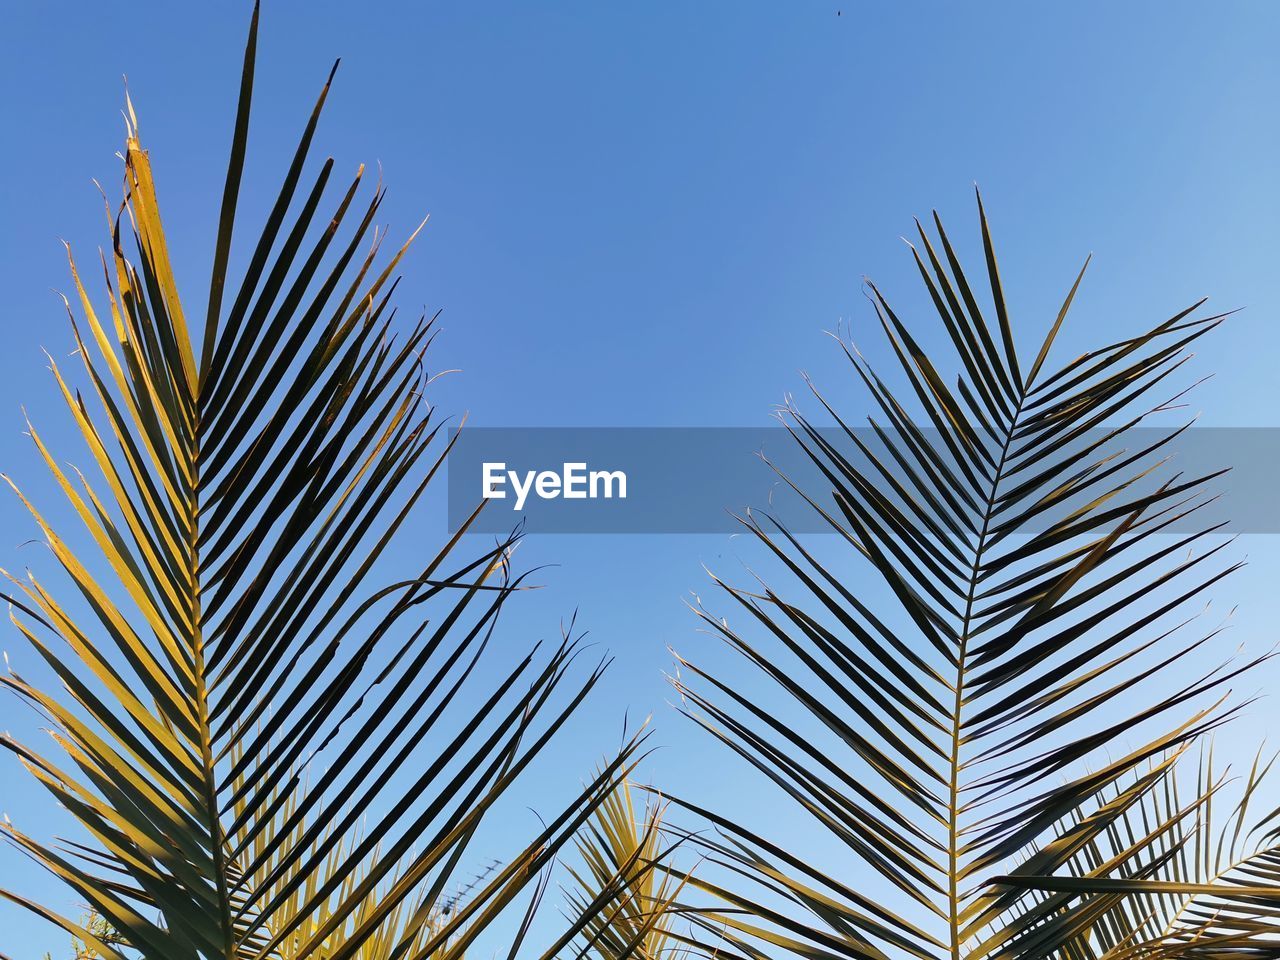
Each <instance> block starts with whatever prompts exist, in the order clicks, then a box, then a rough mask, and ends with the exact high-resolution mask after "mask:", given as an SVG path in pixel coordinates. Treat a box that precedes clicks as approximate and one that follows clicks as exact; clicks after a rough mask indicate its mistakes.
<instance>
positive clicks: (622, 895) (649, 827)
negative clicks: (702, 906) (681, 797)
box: [566, 781, 686, 960]
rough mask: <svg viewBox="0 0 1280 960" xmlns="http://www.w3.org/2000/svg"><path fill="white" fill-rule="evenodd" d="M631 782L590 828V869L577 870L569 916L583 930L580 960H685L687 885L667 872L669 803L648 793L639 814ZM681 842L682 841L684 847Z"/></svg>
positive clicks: (580, 844)
mask: <svg viewBox="0 0 1280 960" xmlns="http://www.w3.org/2000/svg"><path fill="white" fill-rule="evenodd" d="M634 792H635V787H634V785H633V784H632V783H631V782H630V781H624V782H622V783H619V784H618V785H617V786H615V787H614V788H613V789H612V790H611V791H610V792H609V794H608V796H607V797H606V798H605V799H604V802H603V803H601V804H600V805H599V806H598V807H597V808H596V810H595V812H594V813H593V814H592V817H591V819H590V820H589V821H588V822H587V824H586V825H585V826H584V827H583V829H582V831H581V833H580V835H579V837H578V839H577V842H576V847H577V851H578V855H579V859H580V860H581V862H582V865H581V866H580V867H578V868H576V869H575V868H573V867H570V868H569V874H570V876H571V878H572V880H573V888H572V889H570V890H569V891H567V894H566V901H567V907H568V909H569V916H570V918H571V919H574V920H575V921H576V923H575V926H581V928H582V932H581V936H580V937H579V939H578V942H577V947H576V948H575V950H574V952H573V953H572V956H573V957H575V958H578V960H581V958H583V957H593V958H598V960H627V958H634V960H680V958H682V957H684V956H685V955H686V948H685V946H684V943H683V938H682V936H681V935H680V933H679V931H678V930H677V929H676V921H677V920H678V917H679V910H678V906H677V902H678V897H679V896H680V891H681V889H682V888H683V883H682V882H681V881H680V880H679V879H677V877H676V876H675V874H674V873H673V872H671V871H670V870H668V869H667V867H666V866H665V865H666V863H667V862H668V860H669V859H670V857H671V849H670V847H671V845H672V841H671V840H670V839H669V838H668V837H667V835H666V834H665V833H664V831H663V827H662V818H663V813H664V811H665V808H666V804H665V802H664V801H663V800H662V798H661V797H660V795H658V794H647V795H646V801H645V803H644V805H643V806H642V807H640V808H637V806H636V803H635V797H634ZM676 842H677V843H678V841H676Z"/></svg>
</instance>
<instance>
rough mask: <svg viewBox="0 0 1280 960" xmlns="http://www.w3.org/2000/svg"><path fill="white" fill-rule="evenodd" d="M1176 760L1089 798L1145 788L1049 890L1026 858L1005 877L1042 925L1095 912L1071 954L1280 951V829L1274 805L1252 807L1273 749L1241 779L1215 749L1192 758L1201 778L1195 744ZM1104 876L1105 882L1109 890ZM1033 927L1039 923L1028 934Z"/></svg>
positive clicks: (1245, 958) (1070, 825) (1098, 801)
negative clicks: (1024, 894) (1188, 755)
mask: <svg viewBox="0 0 1280 960" xmlns="http://www.w3.org/2000/svg"><path fill="white" fill-rule="evenodd" d="M1170 760H1172V761H1174V762H1163V761H1162V762H1160V763H1158V764H1153V765H1152V769H1151V770H1149V771H1144V772H1143V773H1142V774H1141V775H1140V776H1138V777H1135V778H1134V781H1135V782H1134V783H1130V784H1126V785H1125V786H1123V787H1121V786H1115V787H1112V788H1109V789H1108V791H1106V793H1105V794H1103V795H1100V796H1099V797H1097V798H1095V799H1094V801H1093V803H1092V804H1091V806H1093V807H1094V808H1097V807H1102V806H1105V805H1106V804H1107V803H1109V802H1113V800H1114V798H1115V797H1117V796H1119V795H1120V794H1121V793H1123V792H1125V791H1126V790H1132V789H1133V787H1134V786H1137V785H1140V786H1141V791H1140V796H1139V799H1138V802H1136V803H1133V804H1131V805H1129V806H1127V807H1126V808H1125V810H1124V812H1123V813H1122V814H1121V815H1120V816H1119V817H1116V818H1114V819H1113V821H1112V822H1111V823H1110V824H1109V825H1108V828H1107V830H1106V831H1104V832H1102V833H1100V834H1097V835H1095V836H1093V837H1091V838H1090V840H1089V842H1088V843H1087V844H1086V845H1085V846H1084V847H1083V848H1082V849H1081V850H1079V851H1078V852H1077V853H1076V854H1075V855H1074V856H1073V857H1072V858H1071V860H1070V861H1069V862H1068V863H1067V865H1066V871H1065V873H1066V875H1065V876H1062V877H1059V878H1055V882H1053V883H1052V884H1049V885H1048V886H1050V889H1048V890H1047V889H1045V888H1046V886H1047V884H1046V882H1045V880H1044V879H1043V878H1040V877H1036V876H1033V875H1032V876H1028V875H1027V871H1026V869H1025V868H1019V869H1018V870H1017V871H1015V872H1014V874H1012V875H1010V876H1009V877H1006V878H1003V882H1006V883H1008V884H1009V885H1010V886H1012V887H1015V888H1023V889H1026V890H1027V891H1028V897H1029V899H1030V901H1031V903H1032V904H1033V906H1031V907H1030V909H1031V910H1034V911H1035V912H1036V914H1037V915H1038V916H1039V917H1040V918H1042V923H1043V924H1046V925H1051V924H1053V923H1054V922H1056V921H1057V920H1058V919H1059V918H1060V917H1061V916H1062V915H1063V914H1064V913H1069V912H1072V913H1076V914H1081V913H1088V914H1090V915H1091V916H1092V918H1093V919H1092V921H1091V922H1090V924H1089V925H1088V926H1087V928H1085V929H1083V930H1082V931H1081V932H1080V934H1079V936H1078V937H1077V938H1076V940H1075V941H1074V942H1073V943H1071V944H1070V947H1069V949H1064V950H1063V951H1062V955H1063V956H1068V957H1080V958H1088V960H1130V958H1152V960H1164V958H1168V960H1178V958H1199V960H1218V958H1226V957H1233V958H1240V960H1249V958H1265V957H1275V956H1280V939H1278V938H1277V935H1278V934H1280V910H1277V906H1276V895H1275V891H1277V890H1280V832H1277V830H1276V828H1275V819H1276V815H1275V812H1274V811H1273V812H1271V813H1269V814H1267V815H1266V816H1263V817H1257V816H1256V814H1255V811H1254V809H1253V808H1254V807H1255V806H1256V800H1257V797H1258V796H1259V787H1260V786H1261V785H1262V783H1263V781H1264V780H1265V778H1266V777H1267V775H1268V774H1269V773H1270V772H1271V770H1272V768H1273V767H1274V764H1275V758H1274V757H1270V758H1265V757H1263V755H1262V754H1261V752H1260V753H1259V754H1258V756H1257V757H1256V758H1255V760H1254V761H1253V763H1252V765H1251V766H1250V768H1249V770H1248V771H1247V773H1245V774H1244V775H1243V776H1242V777H1238V778H1231V777H1228V776H1227V775H1226V774H1223V775H1219V774H1218V772H1217V770H1216V769H1215V765H1214V759H1213V751H1212V749H1211V748H1210V749H1208V750H1206V751H1204V753H1203V755H1202V757H1201V759H1200V762H1199V764H1198V765H1197V766H1196V767H1195V768H1194V774H1195V776H1194V779H1192V778H1190V777H1188V776H1187V775H1186V774H1185V768H1186V767H1187V766H1188V763H1187V761H1186V759H1185V754H1184V755H1183V756H1182V757H1181V758H1180V757H1173V758H1170ZM1188 780H1190V781H1191V782H1190V783H1188V782H1187V781H1188ZM1081 817H1082V813H1081V811H1075V812H1073V814H1072V815H1071V817H1070V818H1068V820H1067V821H1064V823H1063V824H1060V825H1059V826H1058V827H1057V828H1056V830H1055V833H1056V835H1057V836H1059V837H1061V836H1063V835H1064V834H1066V833H1068V832H1070V831H1071V830H1073V829H1075V828H1076V825H1077V824H1078V823H1079V821H1080V819H1081ZM1032 859H1034V853H1033V854H1032ZM1104 883H1105V885H1106V890H1107V892H1106V893H1105V894H1101V895H1100V894H1099V893H1098V892H1097V891H1098V890H1099V889H1101V888H1102V885H1103V884H1104ZM1073 888H1075V889H1082V890H1084V891H1085V892H1084V896H1083V898H1082V902H1080V903H1079V904H1074V903H1072V902H1071V899H1070V898H1072V896H1073ZM1117 893H1119V894H1120V896H1116V894H1117ZM1034 936H1035V928H1034V927H1033V928H1032V930H1031V932H1030V934H1029V937H1028V939H1030V938H1032V937H1034Z"/></svg>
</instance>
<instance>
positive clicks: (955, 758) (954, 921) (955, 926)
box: [947, 387, 1027, 960]
mask: <svg viewBox="0 0 1280 960" xmlns="http://www.w3.org/2000/svg"><path fill="white" fill-rule="evenodd" d="M1026 397H1027V393H1026V388H1025V387H1023V388H1022V389H1020V390H1019V392H1018V395H1017V398H1016V400H1015V402H1014V409H1013V412H1012V414H1011V415H1010V419H1009V424H1008V427H1007V428H1006V429H1005V435H1004V442H1003V444H1002V445H1001V447H1000V455H999V457H998V459H997V460H996V464H995V469H994V470H993V471H992V473H991V483H990V487H989V489H988V491H987V497H986V502H985V503H984V504H983V508H982V525H981V527H980V528H979V531H978V539H977V541H976V542H975V544H974V552H973V565H972V567H971V568H970V572H969V584H968V587H967V588H966V591H965V593H966V596H965V607H964V613H963V615H962V616H961V618H960V640H959V647H958V649H957V651H956V683H955V706H954V708H953V710H952V714H951V755H950V768H951V769H950V774H951V776H950V784H949V788H948V795H947V899H948V920H949V925H950V931H951V960H960V912H961V911H960V895H959V873H960V823H959V820H960V810H959V807H960V769H961V766H962V764H961V763H960V746H961V743H962V741H963V736H962V734H963V729H964V723H963V711H964V700H965V674H966V672H967V670H966V666H967V664H966V657H967V650H968V643H969V635H970V630H971V627H972V623H973V608H974V604H975V602H976V599H977V590H978V578H979V574H980V573H981V571H982V560H983V555H984V553H985V551H986V548H987V542H986V541H987V536H988V533H989V531H990V526H991V521H992V519H993V517H994V511H995V503H996V493H997V491H998V489H999V486H1000V480H1001V478H1002V477H1003V475H1004V468H1005V464H1006V463H1007V461H1008V458H1009V449H1010V447H1011V446H1012V444H1013V439H1014V436H1015V434H1016V433H1017V430H1018V420H1019V418H1020V417H1021V416H1022V408H1023V405H1024V404H1025V403H1026Z"/></svg>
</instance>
